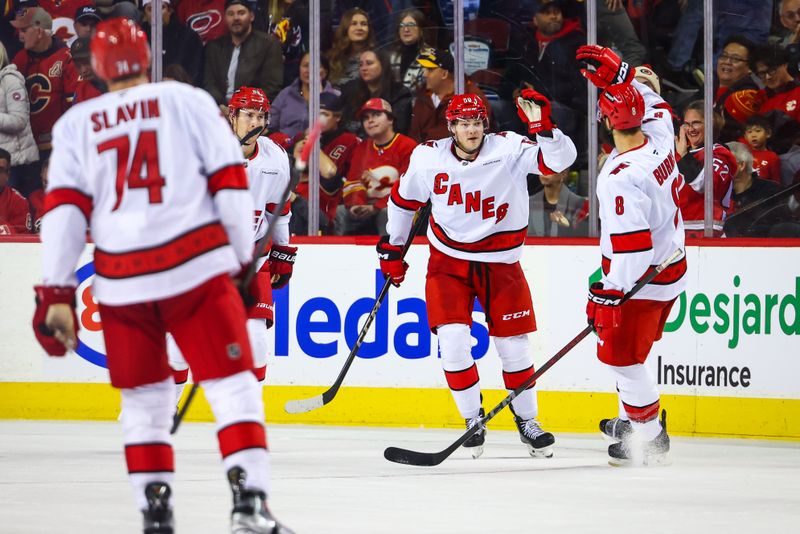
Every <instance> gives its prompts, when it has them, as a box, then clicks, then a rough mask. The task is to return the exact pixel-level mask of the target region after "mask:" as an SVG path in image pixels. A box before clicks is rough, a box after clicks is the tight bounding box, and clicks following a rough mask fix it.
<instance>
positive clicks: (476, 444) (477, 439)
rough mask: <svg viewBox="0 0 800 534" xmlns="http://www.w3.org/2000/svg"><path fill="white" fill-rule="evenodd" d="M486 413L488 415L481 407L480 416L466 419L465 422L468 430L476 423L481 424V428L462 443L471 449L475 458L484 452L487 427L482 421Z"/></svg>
mask: <svg viewBox="0 0 800 534" xmlns="http://www.w3.org/2000/svg"><path fill="white" fill-rule="evenodd" d="M484 415H486V412H484V411H483V408H481V411H480V412H478V417H471V418H469V419H464V423H465V424H466V425H467V430H469V429H470V428H472V427H473V426H475V425H481V429H480V430H478V431H477V432H476V433H475V434H473V435H472V436H470V437H469V439H468V440H467V441H465V442H464V444H463V445H462V447H464V448H465V449H469V452H470V454H472V457H473V458H478V457H480V455H481V454H483V443H484V442H485V441H486V427H485V426H484V425H483V424H482V423H481V419H482V418H483V416H484Z"/></svg>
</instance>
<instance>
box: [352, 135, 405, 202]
mask: <svg viewBox="0 0 800 534" xmlns="http://www.w3.org/2000/svg"><path fill="white" fill-rule="evenodd" d="M416 146H417V142H416V141H414V140H413V139H411V138H410V137H408V136H405V135H403V134H395V136H394V137H393V138H392V140H391V141H389V142H388V143H386V144H385V145H377V144H376V143H375V142H374V141H372V140H367V141H365V142H363V143H361V144H360V145H358V147H357V148H356V149H355V152H354V153H353V160H352V162H351V165H350V172H349V173H348V174H347V181H345V183H344V188H343V190H342V192H343V195H344V203H345V205H347V206H359V205H364V204H373V205H374V206H375V207H376V208H385V207H386V204H387V202H388V201H389V193H390V192H391V191H392V185H394V183H395V182H396V181H397V180H398V179H399V178H400V176H401V175H402V174H403V173H404V172H406V169H408V162H409V159H410V158H411V152H412V151H413V150H414V148H416Z"/></svg>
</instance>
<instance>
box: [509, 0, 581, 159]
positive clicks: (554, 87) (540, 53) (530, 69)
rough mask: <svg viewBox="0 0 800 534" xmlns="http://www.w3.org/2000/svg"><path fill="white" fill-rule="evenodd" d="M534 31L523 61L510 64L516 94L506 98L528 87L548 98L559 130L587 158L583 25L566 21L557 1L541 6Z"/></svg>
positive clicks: (532, 21) (544, 2) (513, 61)
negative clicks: (581, 53)
mask: <svg viewBox="0 0 800 534" xmlns="http://www.w3.org/2000/svg"><path fill="white" fill-rule="evenodd" d="M531 27H532V29H533V30H534V32H533V35H529V36H528V42H527V45H526V47H525V50H524V52H523V54H522V57H521V58H520V59H518V60H512V61H509V66H508V71H507V74H506V78H507V79H508V80H509V82H510V84H511V87H512V91H510V92H509V93H510V94H507V95H504V96H505V97H511V98H516V97H517V96H518V91H519V90H520V89H522V88H526V87H527V88H529V89H535V90H536V91H539V92H540V93H542V94H544V95H545V96H547V97H548V98H549V99H550V104H551V105H552V111H553V117H554V120H555V122H556V123H557V124H558V127H559V128H560V129H561V130H562V131H563V132H564V133H565V134H567V136H569V137H570V138H571V139H573V141H575V143H576V145H578V154H580V155H581V156H580V157H585V153H586V151H585V150H584V148H583V147H584V146H585V141H584V140H585V138H586V98H587V86H586V80H584V79H583V77H582V76H581V75H580V65H578V62H577V61H576V60H575V54H576V52H577V50H578V47H580V46H581V45H584V44H586V35H585V34H584V33H583V31H582V30H581V25H580V21H579V20H578V19H573V18H566V17H565V16H564V10H563V7H562V2H559V1H556V0H548V1H545V0H542V1H541V2H540V3H539V5H538V6H537V8H536V13H535V14H534V16H533V19H531Z"/></svg>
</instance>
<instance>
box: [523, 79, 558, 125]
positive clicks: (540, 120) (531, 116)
mask: <svg viewBox="0 0 800 534" xmlns="http://www.w3.org/2000/svg"><path fill="white" fill-rule="evenodd" d="M550 113H551V109H550V101H549V100H548V99H547V97H546V96H544V95H543V94H541V93H538V92H536V91H534V90H533V89H523V90H522V91H521V92H520V93H519V96H518V97H517V115H519V118H520V119H521V120H522V122H524V123H526V124H527V125H528V133H530V134H537V133H539V132H549V131H550V130H552V129H553V128H555V127H556V125H555V124H553V120H552V118H551V117H550Z"/></svg>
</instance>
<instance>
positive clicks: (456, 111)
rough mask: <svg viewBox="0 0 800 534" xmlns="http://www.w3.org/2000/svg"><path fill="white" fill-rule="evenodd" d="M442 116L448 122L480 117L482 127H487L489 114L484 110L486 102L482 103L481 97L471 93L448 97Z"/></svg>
mask: <svg viewBox="0 0 800 534" xmlns="http://www.w3.org/2000/svg"><path fill="white" fill-rule="evenodd" d="M444 117H445V119H447V123H448V124H450V123H451V122H455V121H457V120H459V119H464V120H466V119H480V120H482V121H483V127H484V128H486V129H488V128H489V115H488V113H487V112H486V104H484V103H483V99H481V97H479V96H478V95H475V94H471V93H468V94H465V95H455V96H453V98H451V99H450V103H448V104H447V110H446V111H445V112H444Z"/></svg>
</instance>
